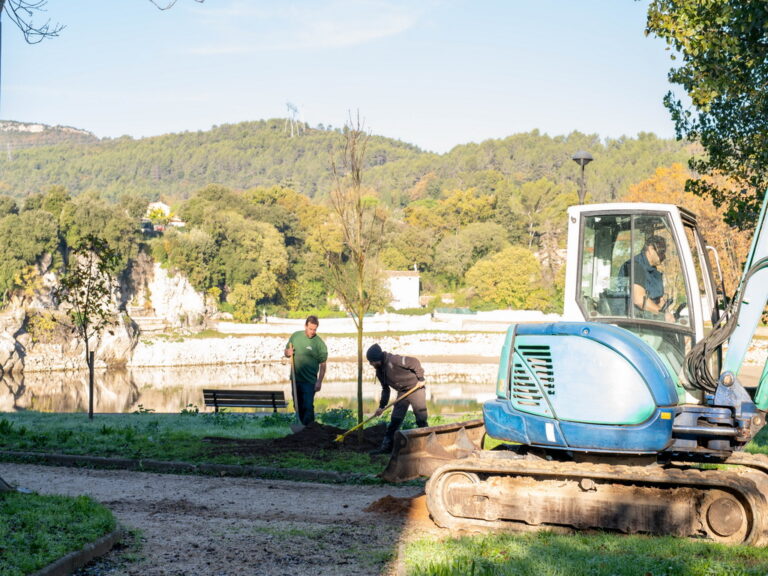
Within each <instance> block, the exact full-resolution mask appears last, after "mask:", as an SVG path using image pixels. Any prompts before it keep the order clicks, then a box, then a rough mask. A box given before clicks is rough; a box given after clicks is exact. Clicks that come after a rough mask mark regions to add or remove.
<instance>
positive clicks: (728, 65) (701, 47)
mask: <svg viewBox="0 0 768 576" xmlns="http://www.w3.org/2000/svg"><path fill="white" fill-rule="evenodd" d="M646 34H652V35H655V36H658V37H659V38H662V39H664V40H665V41H666V43H667V45H668V47H669V48H670V49H672V50H673V51H674V52H673V56H672V58H673V59H677V58H678V57H679V58H680V59H681V60H682V63H681V65H680V66H678V67H677V68H672V69H671V70H670V72H669V80H670V82H672V83H673V84H678V85H679V86H681V87H682V88H683V90H684V91H685V92H686V94H687V95H688V97H689V98H690V102H691V107H688V106H687V104H686V103H684V101H683V99H682V98H681V97H679V96H677V95H676V94H675V93H674V92H669V93H668V94H667V96H666V98H665V105H666V106H667V108H668V109H669V110H670V112H671V114H672V118H673V120H674V122H675V129H676V131H677V136H678V138H681V139H682V138H685V139H688V140H690V141H698V142H700V143H701V145H702V146H703V147H704V150H705V152H706V155H705V156H703V157H701V156H698V157H697V156H694V157H693V158H692V159H691V160H690V162H689V166H690V168H691V169H692V171H693V172H694V174H696V175H709V176H714V177H718V176H719V177H720V178H719V179H718V178H708V179H702V178H695V179H690V180H689V181H688V183H687V188H688V189H689V190H690V191H693V192H695V193H697V194H700V195H705V196H710V197H711V198H712V200H713V201H714V203H715V204H716V205H717V206H720V205H725V206H727V208H728V214H727V217H728V221H729V222H730V223H732V224H736V225H739V226H740V227H742V228H751V227H753V226H754V223H755V222H756V221H757V217H758V213H759V207H760V203H761V200H762V198H763V196H764V194H765V189H766V187H768V90H766V78H768V3H765V2H755V1H751V0H723V1H718V2H679V1H677V0H654V1H653V2H651V4H650V6H649V9H648V22H647V26H646ZM722 176H725V177H727V178H726V179H724V178H722Z"/></svg>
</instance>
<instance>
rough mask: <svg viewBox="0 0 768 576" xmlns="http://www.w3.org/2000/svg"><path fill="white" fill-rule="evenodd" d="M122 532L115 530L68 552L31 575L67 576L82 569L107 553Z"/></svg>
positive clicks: (118, 539)
mask: <svg viewBox="0 0 768 576" xmlns="http://www.w3.org/2000/svg"><path fill="white" fill-rule="evenodd" d="M121 537H122V532H121V531H120V530H115V531H114V532H110V533H109V534H107V535H106V536H102V537H101V538H99V539H98V540H95V541H93V542H91V543H89V544H86V545H85V546H83V547H82V548H81V549H80V550H77V551H75V552H70V553H69V554H67V555H66V556H64V557H63V558H59V559H58V560H56V561H55V562H52V563H51V564H48V566H46V567H45V568H42V569H41V570H38V571H37V572H35V573H33V574H32V576H69V575H70V574H72V573H73V572H74V571H75V570H77V569H79V568H82V567H83V566H85V565H86V564H88V562H90V561H91V560H93V559H94V558H97V557H99V556H103V555H104V554H106V553H107V552H109V551H110V550H111V549H112V547H113V546H114V545H115V544H117V542H119V541H120V538H121Z"/></svg>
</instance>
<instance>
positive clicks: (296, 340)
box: [286, 330, 328, 384]
mask: <svg viewBox="0 0 768 576" xmlns="http://www.w3.org/2000/svg"><path fill="white" fill-rule="evenodd" d="M288 343H289V344H293V353H294V355H295V363H296V382H302V383H307V384H309V383H312V384H314V383H315V382H316V381H317V373H318V371H319V370H320V364H322V363H323V362H325V361H326V360H328V348H326V347H325V342H323V339H322V338H320V336H318V335H317V334H315V336H314V337H313V338H307V334H306V333H305V332H304V330H299V331H298V332H294V333H293V334H292V335H291V337H290V338H289V339H288ZM286 348H288V346H287V345H286Z"/></svg>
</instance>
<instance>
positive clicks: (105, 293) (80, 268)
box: [59, 235, 117, 419]
mask: <svg viewBox="0 0 768 576" xmlns="http://www.w3.org/2000/svg"><path fill="white" fill-rule="evenodd" d="M116 269H117V255H116V253H115V252H114V251H113V250H112V249H111V248H110V247H109V245H108V244H107V243H106V242H105V241H104V240H102V239H101V238H97V237H96V236H93V235H88V236H86V237H84V238H83V240H82V241H81V242H80V243H79V244H78V246H77V247H76V248H75V249H74V250H73V251H72V253H71V254H70V257H69V266H68V268H67V271H66V273H65V274H64V275H63V276H62V277H61V279H60V281H59V284H60V288H59V299H60V300H61V302H62V303H65V304H67V305H69V311H68V313H69V317H70V319H71V320H72V324H73V325H74V327H75V331H76V333H77V335H78V337H79V338H80V340H82V341H83V344H84V346H85V362H86V364H87V365H88V418H89V419H93V388H94V382H93V380H94V375H93V372H94V363H95V359H94V353H93V351H92V350H91V340H92V339H93V338H95V337H97V336H98V335H99V334H100V333H101V331H102V330H103V329H104V328H105V327H106V326H107V325H108V324H109V323H110V322H111V320H112V311H111V306H110V304H111V295H112V288H113V284H114V280H113V275H114V273H115V271H116Z"/></svg>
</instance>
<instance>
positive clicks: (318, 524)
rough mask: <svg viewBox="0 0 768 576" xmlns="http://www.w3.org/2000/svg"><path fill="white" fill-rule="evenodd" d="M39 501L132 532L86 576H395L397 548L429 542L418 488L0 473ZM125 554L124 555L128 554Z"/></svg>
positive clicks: (2, 469) (19, 469)
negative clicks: (107, 518)
mask: <svg viewBox="0 0 768 576" xmlns="http://www.w3.org/2000/svg"><path fill="white" fill-rule="evenodd" d="M0 477H2V478H4V479H5V480H7V481H8V482H10V483H11V484H14V485H17V486H21V487H25V488H28V489H30V490H34V491H36V492H40V493H55V494H66V495H78V494H88V495H90V496H91V497H93V498H94V499H96V500H98V501H100V502H102V503H104V504H105V505H106V506H108V507H109V508H110V509H111V510H112V511H113V512H114V513H115V515H116V517H117V518H118V521H119V522H120V523H121V524H122V525H123V526H126V527H130V528H138V529H140V530H141V531H142V547H141V552H140V555H139V558H135V555H134V554H130V557H129V555H128V554H126V553H125V552H120V551H113V552H112V553H110V555H109V556H108V561H107V562H102V563H101V564H100V565H99V566H97V567H96V568H93V569H91V570H90V571H88V572H87V573H88V574H109V575H113V576H126V575H131V576H134V575H136V576H138V575H142V576H153V575H196V576H197V575H200V576H204V575H216V576H233V575H251V574H265V575H271V574H280V575H283V574H286V575H287V574H290V575H292V576H315V575H324V574H328V575H340V576H344V575H357V574H360V575H363V574H364V575H396V574H400V573H402V559H401V558H398V550H399V549H400V547H401V546H400V545H401V544H402V543H403V542H404V541H405V540H406V539H408V538H410V537H413V536H417V535H424V534H425V533H430V534H435V535H436V534H438V533H439V532H438V529H437V528H436V527H435V526H434V525H433V524H432V523H431V522H430V521H429V519H428V517H427V515H426V511H425V509H424V504H423V497H422V498H416V499H413V498H414V497H417V496H418V495H419V494H420V493H421V489H420V488H418V487H401V486H348V485H342V486H340V485H329V484H312V483H304V482H289V481H278V480H261V479H253V478H229V477H224V478H218V477H206V476H181V475H171V474H152V473H145V472H129V471H119V470H118V471H115V470H88V469H77V468H60V467H49V466H37V465H27V464H6V463H3V464H0ZM129 552H130V551H129Z"/></svg>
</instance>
